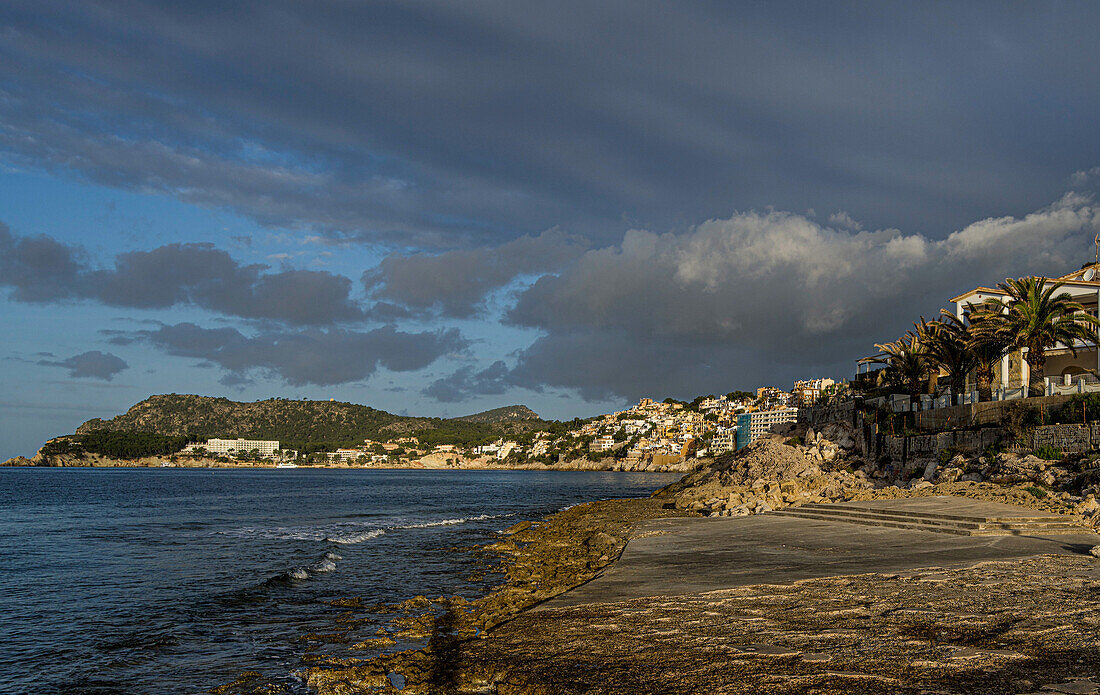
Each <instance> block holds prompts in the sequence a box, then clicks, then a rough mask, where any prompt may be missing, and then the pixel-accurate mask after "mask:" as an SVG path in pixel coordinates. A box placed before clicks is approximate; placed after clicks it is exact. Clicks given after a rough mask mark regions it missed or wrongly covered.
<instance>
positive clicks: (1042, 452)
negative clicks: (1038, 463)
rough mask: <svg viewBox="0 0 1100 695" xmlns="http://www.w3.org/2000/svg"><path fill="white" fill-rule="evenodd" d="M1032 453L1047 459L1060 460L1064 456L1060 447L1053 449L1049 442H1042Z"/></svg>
mask: <svg viewBox="0 0 1100 695" xmlns="http://www.w3.org/2000/svg"><path fill="white" fill-rule="evenodd" d="M1032 453H1034V454H1035V455H1036V456H1038V457H1039V458H1041V459H1045V460H1047V461H1061V460H1062V458H1063V456H1064V455H1063V454H1062V450H1061V449H1055V448H1054V447H1052V446H1051V445H1050V444H1044V445H1042V446H1041V447H1039V448H1038V449H1036V450H1035V451H1034V452H1032Z"/></svg>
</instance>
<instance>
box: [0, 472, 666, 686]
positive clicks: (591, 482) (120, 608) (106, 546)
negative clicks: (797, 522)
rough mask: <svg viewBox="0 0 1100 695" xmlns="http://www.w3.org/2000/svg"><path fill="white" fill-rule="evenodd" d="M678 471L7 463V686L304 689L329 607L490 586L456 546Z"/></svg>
mask: <svg viewBox="0 0 1100 695" xmlns="http://www.w3.org/2000/svg"><path fill="white" fill-rule="evenodd" d="M677 477H678V476H677V475H674V474H651V473H588V472H577V473H563V472H539V471H413V470H407V471H404V470H403V471H349V470H309V469H293V470H272V469H266V470H210V469H155V468H143V469H83V468H71V469H65V468H40V469H26V468H22V469H21V468H11V469H2V468H0V693H4V695H14V694H21V693H27V694H31V693H34V694H35V695H42V694H46V695H48V694H51V693H56V694H64V695H77V694H87V695H93V694H94V695H107V694H112V695H113V694H115V693H118V694H133V695H147V694H148V695H153V694H156V695H159V694H162V693H173V694H175V693H184V694H189V693H203V692H206V691H208V690H209V689H210V688H212V687H214V686H217V685H220V684H223V683H226V682H228V681H230V680H232V679H233V678H235V677H236V676H237V675H239V674H240V673H241V672H242V671H245V670H252V671H258V672H260V673H262V674H264V676H266V677H268V678H270V679H272V680H274V681H275V682H277V683H280V684H281V685H282V686H283V687H284V688H285V689H286V690H287V691H288V692H292V693H306V692H309V691H308V689H307V688H305V687H304V685H302V683H301V681H300V679H298V678H297V676H296V675H295V672H296V671H297V670H299V669H300V668H301V666H302V656H303V654H304V653H305V652H306V650H307V649H309V648H311V647H313V648H316V647H317V646H318V645H317V644H316V642H310V641H309V638H307V637H306V636H307V635H310V634H315V633H321V634H324V633H332V632H333V629H334V625H335V624H336V623H335V620H336V617H337V616H338V615H339V614H340V613H341V612H342V609H340V608H336V607H333V606H331V605H329V604H328V603H326V601H331V600H333V599H336V598H342V597H350V596H358V597H361V598H362V600H363V602H364V603H375V602H386V603H390V602H396V601H400V600H403V599H405V598H409V597H412V596H416V595H419V594H423V595H427V596H439V595H454V594H457V595H462V596H466V597H467V598H471V597H475V596H478V595H481V594H482V593H484V591H485V590H486V589H487V587H488V586H489V585H491V584H492V583H494V582H495V581H496V580H497V579H499V578H498V577H494V576H493V575H489V576H485V577H479V576H478V574H479V570H483V569H484V567H483V565H484V558H482V557H480V556H479V554H477V553H472V552H469V551H467V550H461V548H464V547H469V546H471V545H474V544H478V543H484V542H491V541H492V540H493V539H494V538H496V537H497V535H498V532H499V531H500V530H502V529H504V528H507V527H508V526H511V525H512V524H514V523H516V522H518V521H521V520H524V519H536V518H540V517H542V516H545V515H547V514H549V513H552V512H554V511H557V510H559V509H562V508H564V507H567V506H570V505H573V504H577V503H579V502H585V501H589V500H596V499H607V498H612V497H639V496H646V495H648V494H649V493H650V492H652V491H653V490H655V489H656V488H658V487H660V486H661V485H664V484H666V483H668V482H671V481H672V480H675V479H676V478H677ZM456 548H457V549H456ZM367 636H370V635H369V634H368V635H364V637H367ZM331 649H339V647H338V646H331V648H330V650H331ZM326 653H327V652H326Z"/></svg>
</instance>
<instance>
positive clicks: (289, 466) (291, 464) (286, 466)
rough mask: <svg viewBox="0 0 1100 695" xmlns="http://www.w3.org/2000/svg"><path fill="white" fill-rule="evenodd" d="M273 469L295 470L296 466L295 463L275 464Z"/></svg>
mask: <svg viewBox="0 0 1100 695" xmlns="http://www.w3.org/2000/svg"><path fill="white" fill-rule="evenodd" d="M275 467H276V468H297V467H298V464H296V463H276V464H275Z"/></svg>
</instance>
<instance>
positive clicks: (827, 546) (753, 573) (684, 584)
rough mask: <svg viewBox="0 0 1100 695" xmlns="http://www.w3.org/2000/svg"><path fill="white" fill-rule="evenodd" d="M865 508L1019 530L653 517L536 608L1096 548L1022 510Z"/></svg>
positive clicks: (942, 505) (931, 503) (971, 505)
mask: <svg viewBox="0 0 1100 695" xmlns="http://www.w3.org/2000/svg"><path fill="white" fill-rule="evenodd" d="M869 506H872V505H869ZM822 507H828V505H822ZM873 507H874V508H876V509H877V510H894V511H895V512H897V513H898V515H899V516H900V515H904V514H912V515H914V516H913V518H914V519H920V518H921V517H922V516H923V515H926V514H929V512H930V511H931V510H934V512H936V513H937V514H939V515H943V516H947V517H958V518H969V519H975V520H977V519H989V520H993V521H995V522H1004V521H1006V520H1010V519H1012V518H1013V517H1017V518H1018V519H1019V520H1020V521H1021V522H1022V523H1018V524H1015V526H1016V527H1017V528H1016V529H1013V528H1012V526H1013V524H1011V523H1005V524H1003V525H1004V526H1006V527H1008V528H1007V529H1006V530H1005V531H1004V533H1005V534H1006V535H974V536H970V535H954V534H950V533H942V532H930V531H926V530H913V529H907V528H895V527H891V526H877V525H864V524H862V523H851V522H850V521H842V520H833V519H829V518H827V517H825V516H821V517H819V518H804V517H796V516H786V515H779V514H762V515H756V516H750V517H742V518H729V517H722V518H670V519H655V520H651V521H647V522H645V523H644V524H643V525H642V526H641V527H640V528H639V529H638V531H637V533H636V535H635V537H634V539H633V540H631V541H630V543H629V544H628V545H627V547H626V549H625V551H624V552H623V554H622V556H621V557H620V558H619V560H618V561H617V562H615V563H612V564H611V565H609V566H608V567H607V568H606V569H605V570H604V571H603V572H602V573H601V574H600V575H598V576H597V577H595V578H594V579H593V580H592V581H589V582H587V583H586V584H583V585H581V586H579V587H577V588H575V589H573V590H572V591H569V592H567V593H565V594H562V595H561V596H558V597H556V598H554V599H552V600H551V601H548V602H546V603H544V604H542V606H540V609H542V610H545V609H551V608H561V607H566V606H578V605H584V604H594V603H611V602H617V601H625V600H629V599H635V598H642V597H647V596H673V595H685V594H696V593H703V592H708V591H717V590H721V589H729V588H733V587H739V586H748V585H754V584H786V583H790V582H795V581H800V580H805V579H812V578H820V577H836V576H845V575H857V574H864V573H872V572H873V573H887V574H891V573H905V572H909V571H912V570H916V569H918V568H929V567H942V568H964V567H969V566H972V565H975V564H977V563H980V562H986V561H995V560H1011V559H1015V558H1025V557H1032V556H1038V555H1082V554H1087V553H1088V551H1089V549H1090V548H1092V547H1093V546H1096V545H1098V544H1100V535H1097V534H1095V533H1089V532H1087V530H1086V529H1083V528H1082V529H1080V530H1079V531H1076V530H1074V529H1072V528H1068V529H1060V530H1059V532H1057V533H1051V532H1049V528H1050V526H1051V525H1050V524H1043V525H1036V528H1038V529H1043V528H1046V529H1048V531H1043V530H1037V531H1035V532H1030V531H1028V530H1027V520H1029V519H1030V518H1031V517H1033V516H1034V515H1036V514H1039V512H1035V511H1034V510H1029V509H1026V508H1023V507H1014V506H1009V505H1001V504H993V503H989V502H980V501H977V500H972V499H966V498H944V497H941V498H925V499H923V500H921V499H917V500H878V501H876V502H874V503H873ZM1046 518H1049V515H1048V516H1047V517H1046ZM1063 518H1065V517H1063ZM1020 529H1022V530H1020ZM1007 534H1016V535H1007Z"/></svg>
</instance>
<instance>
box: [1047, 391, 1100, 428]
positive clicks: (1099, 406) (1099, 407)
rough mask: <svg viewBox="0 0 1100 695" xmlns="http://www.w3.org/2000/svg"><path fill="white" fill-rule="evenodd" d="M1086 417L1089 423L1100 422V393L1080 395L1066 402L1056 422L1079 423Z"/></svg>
mask: <svg viewBox="0 0 1100 695" xmlns="http://www.w3.org/2000/svg"><path fill="white" fill-rule="evenodd" d="M1082 415H1084V417H1085V418H1087V419H1088V421H1089V422H1100V393H1078V394H1076V395H1074V396H1073V397H1072V398H1070V399H1069V400H1068V401H1066V402H1065V403H1064V404H1063V405H1062V408H1061V410H1059V411H1058V414H1057V415H1056V416H1055V421H1056V422H1062V423H1078V422H1081V416H1082Z"/></svg>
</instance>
